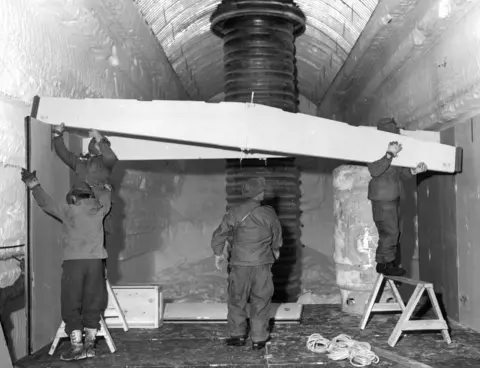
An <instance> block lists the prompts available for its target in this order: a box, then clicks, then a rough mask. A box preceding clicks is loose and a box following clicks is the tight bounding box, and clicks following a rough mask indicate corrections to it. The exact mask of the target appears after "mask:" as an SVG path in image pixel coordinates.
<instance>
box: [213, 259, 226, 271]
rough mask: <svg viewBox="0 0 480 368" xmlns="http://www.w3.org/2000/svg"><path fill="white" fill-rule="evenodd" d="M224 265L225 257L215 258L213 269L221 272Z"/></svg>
mask: <svg viewBox="0 0 480 368" xmlns="http://www.w3.org/2000/svg"><path fill="white" fill-rule="evenodd" d="M224 263H225V257H224V256H223V255H221V256H215V267H216V268H217V270H219V271H221V270H222V267H223V265H224Z"/></svg>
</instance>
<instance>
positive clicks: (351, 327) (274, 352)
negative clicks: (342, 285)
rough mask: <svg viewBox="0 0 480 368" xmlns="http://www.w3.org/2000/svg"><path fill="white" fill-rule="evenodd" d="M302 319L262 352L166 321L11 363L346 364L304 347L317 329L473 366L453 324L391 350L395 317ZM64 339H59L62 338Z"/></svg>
mask: <svg viewBox="0 0 480 368" xmlns="http://www.w3.org/2000/svg"><path fill="white" fill-rule="evenodd" d="M303 315H304V318H303V321H302V323H301V324H298V325H275V326H274V327H273V331H272V339H271V342H270V344H269V345H268V347H267V350H266V351H252V350H251V348H250V345H249V344H248V345H247V346H246V347H242V348H229V347H225V346H224V344H223V340H224V339H225V338H226V337H227V336H228V332H227V329H226V325H225V324H166V325H163V326H162V327H160V328H159V329H158V330H140V329H139V330H135V329H132V330H130V331H128V332H124V331H122V330H112V336H113V338H114V340H115V343H116V344H117V348H118V350H117V352H116V353H115V354H110V352H109V351H108V348H107V346H106V344H105V342H104V341H100V343H99V346H98V351H97V355H98V356H97V357H96V358H93V359H89V360H84V361H79V362H75V363H74V364H73V365H72V363H64V362H61V361H60V360H59V355H60V353H61V352H62V351H63V350H64V349H65V348H66V347H67V346H68V345H67V344H66V343H65V342H64V343H63V344H62V345H61V346H60V347H59V349H58V350H57V352H56V353H55V355H54V356H53V357H50V356H49V355H48V354H47V351H48V347H46V348H44V349H42V350H41V351H39V352H37V353H36V354H35V355H32V356H29V357H26V358H24V359H22V360H21V361H19V362H17V364H16V366H17V367H18V368H40V367H42V368H47V367H49V368H53V367H55V368H57V367H72V366H75V367H78V368H87V367H88V368H91V367H95V368H100V367H102V368H103V367H112V368H120V367H121V368H126V367H128V368H134V367H136V368H141V367H158V368H160V367H162V368H167V367H210V366H213V365H217V366H227V367H248V368H257V367H259V368H260V367H289V368H291V367H292V368H293V367H318V366H319V365H321V366H322V367H351V365H350V364H349V363H348V362H346V361H339V362H335V361H331V360H329V359H328V358H327V357H326V356H325V355H324V354H316V353H312V352H309V351H308V350H307V349H306V341H307V338H308V336H310V335H311V334H313V333H320V334H321V335H323V336H325V337H327V338H333V337H335V336H337V335H339V334H341V333H344V334H348V335H350V336H351V337H352V338H354V339H356V340H360V341H366V342H369V343H370V344H371V345H372V347H373V349H375V348H376V347H378V348H381V349H384V350H387V351H389V352H392V353H394V354H397V355H400V356H403V357H407V358H410V359H412V360H415V361H419V362H421V363H424V364H427V365H430V366H432V367H440V368H443V367H462V368H463V367H465V368H466V367H479V366H480V350H479V348H478V347H480V334H479V333H476V332H473V331H471V330H466V329H462V328H460V327H454V328H453V331H452V339H453V343H452V344H450V345H446V344H445V343H444V342H443V340H442V336H441V334H440V333H425V334H408V335H406V336H405V337H404V338H402V339H401V340H400V341H399V342H398V344H397V345H396V346H395V348H390V347H389V346H388V344H387V339H388V336H389V335H390V333H391V331H392V329H393V327H394V325H395V322H396V321H397V319H398V316H382V315H376V316H374V317H373V319H372V320H371V321H370V322H369V324H368V325H367V328H366V329H365V330H364V331H360V330H359V328H358V325H359V321H360V318H359V317H357V316H350V315H347V314H345V313H343V312H342V311H341V309H340V307H339V306H329V305H307V306H304V313H303ZM64 341H65V340H64ZM402 366H404V365H399V363H398V362H394V361H392V360H390V359H385V358H381V359H380V363H378V364H376V365H375V367H380V368H384V367H392V368H393V367H397V368H398V367H402Z"/></svg>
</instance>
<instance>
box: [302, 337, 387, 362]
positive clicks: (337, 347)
mask: <svg viewBox="0 0 480 368" xmlns="http://www.w3.org/2000/svg"><path fill="white" fill-rule="evenodd" d="M307 349H308V350H310V351H313V352H314V353H327V356H328V357H329V358H330V359H332V360H343V359H348V360H349V361H350V364H351V365H353V366H354V367H366V366H368V365H370V364H372V363H375V364H376V363H378V362H379V361H380V358H379V357H378V356H377V355H376V354H375V353H374V352H373V351H372V347H371V346H370V344H369V343H368V342H360V341H355V340H353V339H352V338H351V337H350V336H348V335H344V334H341V335H338V336H337V337H335V338H333V339H332V340H328V339H326V338H325V337H323V336H322V335H320V334H313V335H311V336H310V337H309V338H308V340H307Z"/></svg>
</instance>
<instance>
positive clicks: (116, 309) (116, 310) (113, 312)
mask: <svg viewBox="0 0 480 368" xmlns="http://www.w3.org/2000/svg"><path fill="white" fill-rule="evenodd" d="M105 282H106V284H107V291H108V299H109V301H111V302H112V304H113V308H108V309H107V310H106V311H105V318H119V319H120V320H121V322H122V325H123V330H124V331H128V324H127V321H126V319H125V315H124V314H123V311H122V308H120V304H118V300H117V296H116V295H115V293H114V291H113V289H112V286H111V285H110V282H109V281H108V279H106V280H105ZM107 312H108V313H107ZM97 336H103V337H104V338H105V341H106V342H107V345H108V348H109V349H110V352H112V353H114V352H115V351H116V350H117V348H116V346H115V343H114V341H113V339H112V335H110V331H109V330H108V327H107V324H106V323H105V319H104V318H103V316H100V330H99V331H98V333H97ZM65 337H68V335H67V334H66V333H65V323H64V322H63V321H62V323H60V327H59V328H58V330H57V333H56V335H55V338H54V339H53V343H52V346H50V351H49V352H48V354H49V355H53V354H54V353H55V350H56V349H57V346H58V343H59V341H60V339H62V338H65Z"/></svg>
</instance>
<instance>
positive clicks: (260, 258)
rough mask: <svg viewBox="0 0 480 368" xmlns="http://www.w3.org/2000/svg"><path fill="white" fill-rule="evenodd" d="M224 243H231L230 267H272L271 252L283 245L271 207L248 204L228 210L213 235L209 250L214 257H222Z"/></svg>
mask: <svg viewBox="0 0 480 368" xmlns="http://www.w3.org/2000/svg"><path fill="white" fill-rule="evenodd" d="M227 239H229V241H231V243H232V246H231V250H230V251H231V256H230V265H232V266H259V265H263V264H272V263H274V262H275V258H274V256H273V252H272V250H279V249H280V247H281V246H282V244H283V241H282V227H281V225H280V221H279V220H278V217H277V215H276V213H275V210H274V209H273V208H272V207H270V206H261V205H260V203H259V202H258V201H254V200H248V201H246V202H245V203H243V204H241V205H239V206H237V207H234V208H231V209H230V211H228V213H227V214H226V215H225V216H224V217H223V219H222V222H221V223H220V225H219V226H218V228H217V229H216V230H215V231H214V233H213V237H212V243H211V246H212V249H213V253H214V254H215V255H216V256H221V255H222V254H223V250H224V247H225V241H226V240H227Z"/></svg>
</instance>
